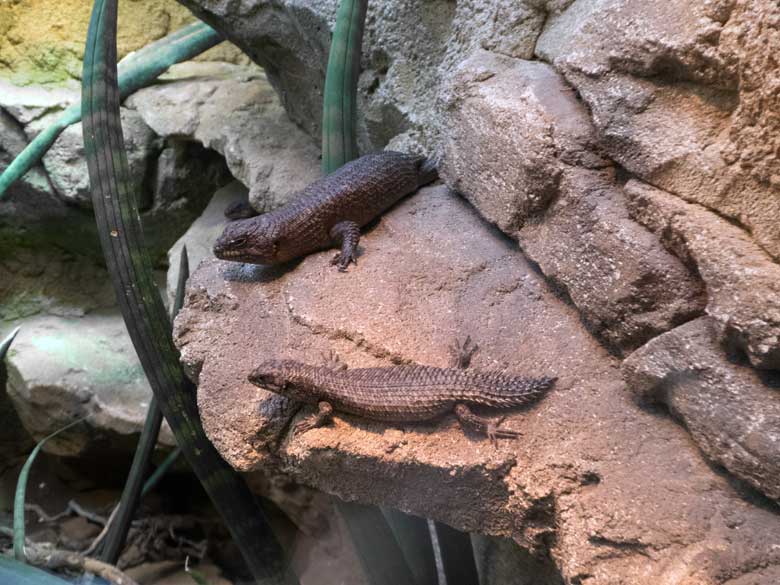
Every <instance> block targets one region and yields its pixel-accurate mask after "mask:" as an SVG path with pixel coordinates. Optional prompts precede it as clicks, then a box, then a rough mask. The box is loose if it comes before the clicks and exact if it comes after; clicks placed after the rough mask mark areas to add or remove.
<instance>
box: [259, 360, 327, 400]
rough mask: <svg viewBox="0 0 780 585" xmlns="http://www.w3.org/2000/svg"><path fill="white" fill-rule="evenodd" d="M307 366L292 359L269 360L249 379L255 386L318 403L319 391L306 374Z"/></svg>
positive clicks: (295, 398)
mask: <svg viewBox="0 0 780 585" xmlns="http://www.w3.org/2000/svg"><path fill="white" fill-rule="evenodd" d="M306 369H307V366H306V365H305V364H301V363H299V362H295V361H292V360H268V361H265V362H263V363H262V364H260V365H259V366H257V367H256V368H255V369H254V370H253V371H252V373H251V374H249V377H248V380H249V381H250V382H252V384H254V385H255V386H259V387H260V388H263V389H265V390H269V391H270V392H273V393H275V394H281V395H282V396H286V397H288V398H292V399H294V400H298V401H300V402H309V403H315V404H316V403H317V399H318V396H317V392H316V389H315V387H314V386H313V384H311V383H310V382H309V381H308V376H307V375H306V371H305V370H306Z"/></svg>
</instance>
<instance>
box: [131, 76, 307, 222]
mask: <svg viewBox="0 0 780 585" xmlns="http://www.w3.org/2000/svg"><path fill="white" fill-rule="evenodd" d="M165 79H166V82H165V83H162V84H158V85H154V86H152V87H149V88H146V89H142V90H140V91H139V92H137V93H136V94H135V95H133V96H132V97H130V98H129V99H128V104H129V105H130V106H131V107H133V108H136V109H137V110H138V112H139V113H140V115H141V116H142V117H143V119H144V121H145V122H146V123H147V124H148V125H149V126H151V128H153V129H154V131H155V132H156V133H157V134H158V135H160V136H164V137H170V136H173V137H187V138H189V139H190V140H195V141H197V142H200V143H201V144H203V146H205V147H206V148H210V149H213V150H215V151H217V152H219V153H220V154H221V155H223V156H224V157H225V160H226V162H227V164H228V167H229V168H230V171H231V173H232V174H233V176H234V177H236V178H237V179H238V180H240V181H241V182H242V183H244V184H245V185H246V186H247V187H248V188H249V189H250V195H249V199H250V201H251V203H252V205H253V206H254V207H255V209H257V211H260V212H263V211H270V210H271V209H274V208H276V207H279V206H280V205H282V204H284V203H286V202H287V201H288V200H289V198H290V196H291V195H292V194H293V193H295V192H296V191H298V190H300V189H302V188H303V187H305V186H306V185H308V184H309V183H310V182H312V181H313V180H315V179H316V178H318V177H319V167H320V163H319V159H318V157H319V151H318V149H317V148H316V146H315V145H314V143H313V142H312V141H311V139H310V138H309V137H308V136H307V135H306V134H305V133H303V132H302V131H301V130H300V129H298V128H297V127H296V126H295V125H294V124H293V123H292V122H290V120H289V119H288V118H287V115H286V114H285V112H284V109H283V108H282V107H281V106H280V104H279V100H278V98H277V97H276V94H275V93H274V91H273V89H271V87H270V86H269V85H268V82H267V81H266V80H265V76H264V74H263V72H262V71H260V70H259V69H258V68H256V67H239V66H233V65H228V64H225V63H222V64H214V63H187V64H183V65H180V66H176V67H174V68H173V69H172V70H171V72H169V73H168V74H167V75H166V77H165Z"/></svg>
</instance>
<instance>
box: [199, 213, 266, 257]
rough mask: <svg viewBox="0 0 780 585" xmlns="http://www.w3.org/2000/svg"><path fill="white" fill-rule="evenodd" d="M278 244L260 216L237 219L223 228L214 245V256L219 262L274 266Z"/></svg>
mask: <svg viewBox="0 0 780 585" xmlns="http://www.w3.org/2000/svg"><path fill="white" fill-rule="evenodd" d="M278 248H279V246H278V244H277V242H276V238H275V237H274V234H273V233H271V232H270V230H269V229H268V222H267V221H265V220H264V219H263V217H262V216H259V217H250V218H248V219H237V220H235V221H231V222H230V223H229V224H227V225H226V226H225V230H224V231H223V232H222V235H221V236H219V238H218V239H217V242H216V243H215V244H214V255H215V256H216V257H217V258H219V259H221V260H232V261H233V262H248V263H250V264H276V263H277V262H278V261H279V260H278V258H277V252H278Z"/></svg>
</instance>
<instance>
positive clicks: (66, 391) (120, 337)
mask: <svg viewBox="0 0 780 585" xmlns="http://www.w3.org/2000/svg"><path fill="white" fill-rule="evenodd" d="M8 394H9V397H10V398H11V400H12V401H13V403H14V406H15V408H16V411H17V413H18V414H19V418H20V419H21V421H22V423H23V424H24V427H25V428H26V429H27V430H28V431H29V432H30V434H31V435H32V436H33V437H34V438H35V439H36V440H40V439H41V438H43V437H44V436H46V435H48V434H50V433H52V432H54V431H56V430H58V429H60V428H62V427H64V426H65V425H67V424H69V423H71V422H73V421H75V420H77V419H79V418H82V417H85V416H86V417H87V421H86V423H85V424H83V425H77V426H76V427H74V428H73V429H72V430H70V431H67V432H66V433H63V434H62V435H60V436H59V437H57V438H56V439H55V440H52V441H51V442H50V443H47V451H49V452H54V453H58V454H61V455H79V454H85V453H88V452H90V451H91V452H92V453H95V452H100V451H106V450H117V451H121V450H127V451H130V450H132V448H133V447H132V445H133V444H134V442H135V441H136V440H137V435H135V433H138V432H139V431H140V429H141V426H142V425H143V421H144V418H145V416H146V409H147V407H148V405H149V400H150V399H151V389H150V388H149V385H148V383H147V381H146V377H145V376H144V373H143V370H142V369H141V365H140V363H139V362H138V358H137V357H136V354H135V350H134V349H133V346H132V344H131V343H130V340H129V338H128V336H127V333H126V330H125V325H124V321H123V320H122V317H121V315H119V313H118V311H115V310H113V311H112V310H104V311H93V312H91V313H89V314H87V315H85V316H83V317H78V318H76V317H71V318H62V317H53V316H45V315H43V316H37V317H32V318H29V319H26V320H25V321H24V324H23V327H22V329H21V331H20V333H19V335H18V336H17V338H16V340H15V341H14V345H13V348H12V349H11V351H10V353H9V356H8ZM163 441H164V442H165V443H167V444H168V445H172V444H173V437H172V436H171V434H170V431H169V430H166V431H165V433H164V434H163Z"/></svg>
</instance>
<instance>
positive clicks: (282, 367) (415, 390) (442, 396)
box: [249, 340, 555, 439]
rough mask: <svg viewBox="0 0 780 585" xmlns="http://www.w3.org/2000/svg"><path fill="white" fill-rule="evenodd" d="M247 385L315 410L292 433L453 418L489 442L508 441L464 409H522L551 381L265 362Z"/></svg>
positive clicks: (464, 358) (466, 350) (464, 359)
mask: <svg viewBox="0 0 780 585" xmlns="http://www.w3.org/2000/svg"><path fill="white" fill-rule="evenodd" d="M475 350H476V347H475V346H469V343H468V340H467V342H466V343H465V344H464V345H463V347H462V348H461V347H460V346H457V349H456V353H457V354H458V356H457V357H456V358H455V360H454V363H456V364H459V365H460V366H465V365H466V364H467V363H468V361H469V358H470V357H471V354H473V353H474V351H475ZM464 354H465V355H464ZM249 380H250V382H252V383H253V384H255V385H256V386H259V387H261V388H265V389H266V390H270V391H271V392H275V393H277V394H281V395H282V396H286V397H288V398H291V399H293V400H297V401H300V402H304V403H308V404H316V405H318V406H319V413H318V414H317V415H314V417H312V418H310V419H308V420H305V421H303V423H302V425H301V426H300V427H299V428H298V429H296V430H298V431H300V430H305V429H308V428H312V427H314V426H319V425H321V424H323V423H325V422H327V420H328V418H329V416H330V414H331V413H332V412H333V411H337V412H345V413H349V414H354V415H357V416H360V417H362V418H367V419H371V420H380V421H391V422H408V421H426V420H432V419H436V418H439V417H442V416H444V415H446V414H448V413H453V412H454V413H455V414H456V416H457V417H458V419H459V420H460V421H461V423H463V424H464V425H466V426H468V427H471V428H474V429H476V430H478V431H482V432H485V433H486V434H487V435H488V436H489V437H490V438H491V439H493V438H496V437H503V438H511V437H514V436H516V435H517V433H515V432H513V431H508V430H503V429H498V428H496V427H495V425H494V424H492V423H491V422H488V421H485V420H483V419H481V418H480V417H477V416H476V415H474V414H472V413H471V412H470V410H469V408H468V406H469V405H477V406H488V407H493V408H508V407H513V406H521V405H524V404H528V403H530V402H532V401H534V400H535V399H537V398H538V397H539V396H541V395H542V393H544V392H545V391H546V390H548V389H549V388H550V387H551V386H552V385H553V383H554V382H555V378H548V377H543V378H526V377H523V376H513V375H511V374H504V373H501V372H480V371H476V370H466V369H462V367H459V368H435V367H432V366H418V365H409V366H393V367H387V368H360V369H354V370H346V369H345V368H344V369H335V368H333V367H327V366H326V367H317V366H311V365H308V364H303V363H301V362H296V361H292V360H281V361H277V360H271V361H266V362H264V363H263V364H261V365H260V366H259V367H258V368H256V369H255V370H254V371H253V372H252V373H251V374H250V376H249Z"/></svg>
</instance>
